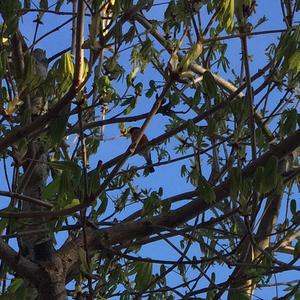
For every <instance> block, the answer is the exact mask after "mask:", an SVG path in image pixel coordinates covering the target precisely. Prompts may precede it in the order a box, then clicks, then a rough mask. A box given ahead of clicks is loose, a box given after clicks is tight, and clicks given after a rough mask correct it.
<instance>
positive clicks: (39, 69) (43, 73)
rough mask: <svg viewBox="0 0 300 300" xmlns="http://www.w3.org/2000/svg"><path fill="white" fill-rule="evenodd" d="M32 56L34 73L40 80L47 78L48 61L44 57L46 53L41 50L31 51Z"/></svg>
mask: <svg viewBox="0 0 300 300" xmlns="http://www.w3.org/2000/svg"><path fill="white" fill-rule="evenodd" d="M32 55H33V57H34V59H35V61H36V65H35V68H36V73H37V75H38V76H40V77H41V79H42V80H45V79H46V78H47V73H48V59H47V57H46V51H44V50H43V49H41V48H36V49H34V50H33V52H32Z"/></svg>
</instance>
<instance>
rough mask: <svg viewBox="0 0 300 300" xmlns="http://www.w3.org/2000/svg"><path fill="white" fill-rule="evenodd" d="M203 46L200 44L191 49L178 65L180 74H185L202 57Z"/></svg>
mask: <svg viewBox="0 0 300 300" xmlns="http://www.w3.org/2000/svg"><path fill="white" fill-rule="evenodd" d="M202 51H203V45H202V43H201V42H198V43H196V44H194V45H192V46H191V47H190V50H189V52H188V53H187V54H186V55H185V56H184V57H183V58H182V59H181V61H180V62H179V64H178V70H179V72H185V71H187V70H188V69H189V67H190V65H191V64H192V63H193V62H194V61H195V60H196V59H197V58H198V57H199V56H200V55H201V53H202Z"/></svg>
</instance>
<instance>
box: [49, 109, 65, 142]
mask: <svg viewBox="0 0 300 300" xmlns="http://www.w3.org/2000/svg"><path fill="white" fill-rule="evenodd" d="M68 110H69V109H68V107H65V108H64V109H63V110H62V111H64V112H67V111H68ZM67 124H68V115H67V114H65V115H62V116H58V117H56V118H53V119H52V120H51V121H50V123H49V129H48V132H49V137H50V142H51V145H52V146H59V145H60V144H61V142H62V141H63V137H64V135H65V132H66V128H67Z"/></svg>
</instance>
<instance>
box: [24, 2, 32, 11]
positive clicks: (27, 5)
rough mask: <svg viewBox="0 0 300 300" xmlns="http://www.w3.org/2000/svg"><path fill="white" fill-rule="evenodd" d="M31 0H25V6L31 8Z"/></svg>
mask: <svg viewBox="0 0 300 300" xmlns="http://www.w3.org/2000/svg"><path fill="white" fill-rule="evenodd" d="M30 4H31V0H24V8H25V9H30Z"/></svg>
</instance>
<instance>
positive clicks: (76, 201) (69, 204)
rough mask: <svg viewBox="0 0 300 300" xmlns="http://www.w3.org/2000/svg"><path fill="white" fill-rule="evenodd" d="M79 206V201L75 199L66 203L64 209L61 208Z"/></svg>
mask: <svg viewBox="0 0 300 300" xmlns="http://www.w3.org/2000/svg"><path fill="white" fill-rule="evenodd" d="M79 204H80V200H79V199H77V198H74V199H72V200H71V202H69V203H67V204H66V205H65V206H64V207H62V208H71V207H74V206H77V205H79Z"/></svg>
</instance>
